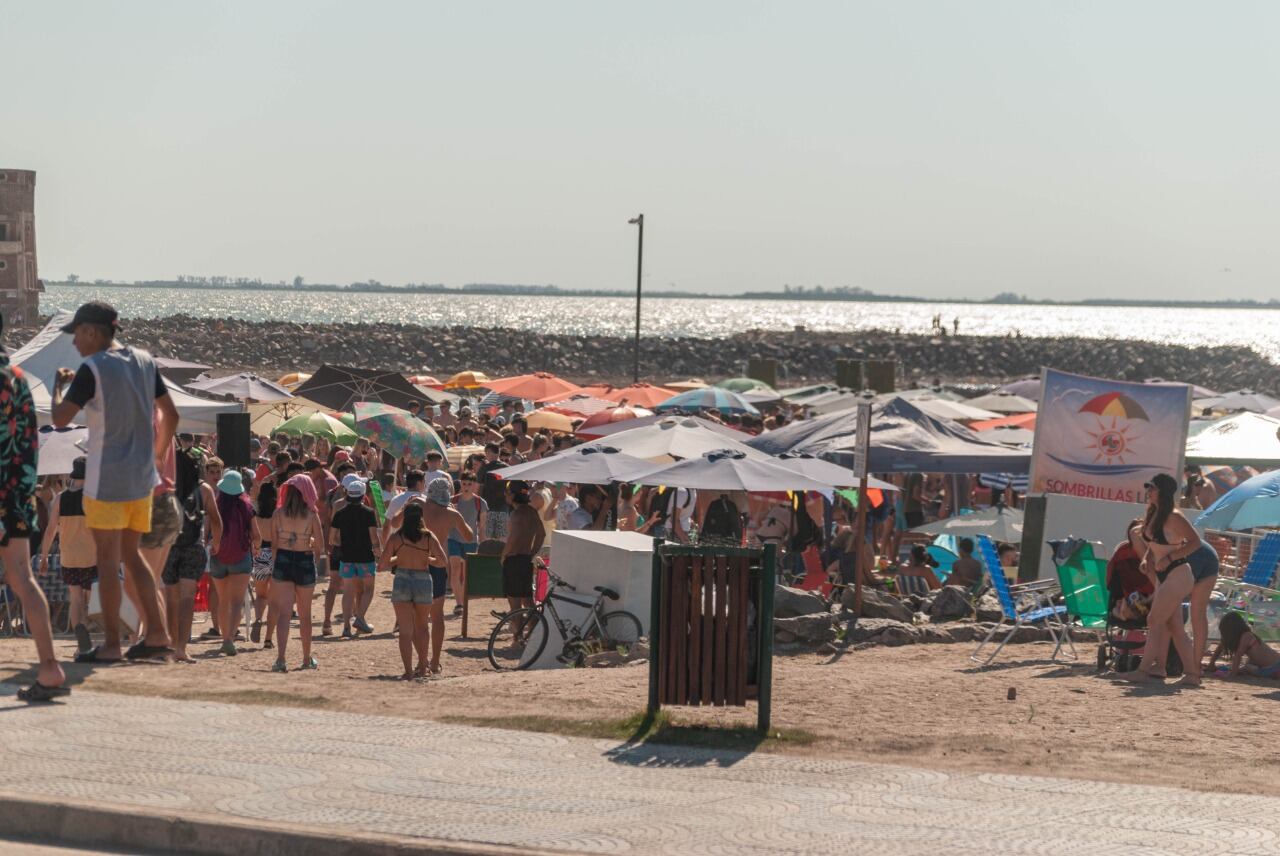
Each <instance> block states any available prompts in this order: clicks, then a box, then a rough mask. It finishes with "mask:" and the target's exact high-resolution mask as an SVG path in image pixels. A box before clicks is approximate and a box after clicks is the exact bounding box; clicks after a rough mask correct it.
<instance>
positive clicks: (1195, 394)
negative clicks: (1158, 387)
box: [1143, 377, 1218, 399]
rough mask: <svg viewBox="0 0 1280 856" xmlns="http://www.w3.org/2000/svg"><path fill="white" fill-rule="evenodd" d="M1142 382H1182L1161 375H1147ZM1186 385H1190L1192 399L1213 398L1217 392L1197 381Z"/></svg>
mask: <svg viewBox="0 0 1280 856" xmlns="http://www.w3.org/2000/svg"><path fill="white" fill-rule="evenodd" d="M1143 383H1182V381H1177V380H1172V381H1170V380H1165V379H1164V378H1162V377H1149V378H1147V379H1146V380H1144V381H1143ZM1186 385H1187V386H1189V387H1191V398H1192V399H1196V398H1215V397H1217V395H1218V393H1216V392H1214V391H1213V390H1211V389H1208V388H1207V387H1203V386H1200V385H1199V384H1197V383H1189V384H1186Z"/></svg>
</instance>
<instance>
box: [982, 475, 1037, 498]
mask: <svg viewBox="0 0 1280 856" xmlns="http://www.w3.org/2000/svg"><path fill="white" fill-rule="evenodd" d="M978 484H980V485H982V486H983V487H988V488H991V489H992V490H1007V489H1009V488H1011V487H1012V488H1013V490H1014V493H1026V492H1027V491H1028V490H1030V489H1031V476H1030V475H1028V474H1027V473H978Z"/></svg>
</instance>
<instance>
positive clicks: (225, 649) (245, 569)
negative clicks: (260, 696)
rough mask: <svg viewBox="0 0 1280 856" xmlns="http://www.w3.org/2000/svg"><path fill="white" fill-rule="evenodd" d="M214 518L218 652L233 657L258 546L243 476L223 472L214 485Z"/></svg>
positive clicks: (212, 556) (255, 522) (213, 572)
mask: <svg viewBox="0 0 1280 856" xmlns="http://www.w3.org/2000/svg"><path fill="white" fill-rule="evenodd" d="M216 502H217V508H218V519H219V520H220V521H221V523H222V537H221V538H220V539H218V544H217V549H215V550H213V551H212V552H210V554H209V577H210V579H212V580H213V585H214V587H215V588H216V589H217V590H218V606H219V609H220V610H221V613H222V614H221V616H220V618H219V622H218V623H219V625H220V626H221V628H222V648H221V649H220V652H221V653H222V654H225V655H227V656H228V657H234V656H235V655H236V654H237V653H239V652H238V651H237V650H236V628H237V627H239V626H240V618H241V612H242V610H243V609H244V595H245V592H246V591H248V590H249V574H250V572H252V570H253V554H254V552H255V550H256V549H257V546H258V545H259V544H261V543H262V538H261V536H260V535H259V534H258V520H257V518H256V517H255V516H254V513H253V504H252V503H250V502H249V497H248V496H246V495H245V490H244V476H243V475H241V474H240V472H239V471H238V470H227V472H226V473H224V474H223V476H222V478H221V480H219V482H218V498H217V501H216Z"/></svg>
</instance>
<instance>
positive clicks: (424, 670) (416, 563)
mask: <svg viewBox="0 0 1280 856" xmlns="http://www.w3.org/2000/svg"><path fill="white" fill-rule="evenodd" d="M424 508H425V507H424V505H423V503H422V502H421V501H420V500H414V501H412V502H410V503H409V504H408V505H406V506H405V508H404V512H403V513H402V514H401V517H400V520H401V523H400V528H399V530H398V531H396V532H395V533H394V534H393V535H392V536H391V537H390V538H389V539H388V540H387V546H386V548H385V549H384V550H383V551H382V558H381V559H380V560H379V562H378V570H381V571H386V570H388V569H390V570H391V571H392V572H393V573H394V574H395V581H394V582H393V583H392V584H391V607H392V609H394V610H395V614H396V624H397V625H399V627H400V639H399V642H400V660H401V662H402V663H403V665H404V673H403V674H401V675H400V680H402V681H409V680H412V679H414V678H425V677H428V675H429V674H430V672H431V671H434V670H433V669H432V667H431V660H430V656H431V655H430V647H431V631H430V629H429V625H430V624H431V623H432V618H431V610H432V609H433V608H434V607H435V601H436V599H435V581H434V579H433V576H434V575H433V574H432V573H431V569H432V568H433V567H437V566H439V565H440V564H442V563H443V562H445V561H446V559H447V558H448V557H447V556H446V555H445V550H444V547H443V546H442V545H441V543H440V539H439V538H437V537H436V536H435V533H433V532H432V531H431V530H430V529H428V528H427V527H426V525H425V524H424V523H423V521H422V514H423V511H424ZM415 650H416V651H417V653H418V665H417V667H416V668H415V667H414V665H413V654H414V651H415Z"/></svg>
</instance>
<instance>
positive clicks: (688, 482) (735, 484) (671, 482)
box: [630, 449, 833, 493]
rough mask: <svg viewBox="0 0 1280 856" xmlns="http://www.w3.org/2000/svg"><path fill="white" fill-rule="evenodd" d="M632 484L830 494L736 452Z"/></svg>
mask: <svg viewBox="0 0 1280 856" xmlns="http://www.w3.org/2000/svg"><path fill="white" fill-rule="evenodd" d="M630 481H632V482H633V483H635V484H646V485H660V486H663V487H683V488H690V489H693V490H726V491H728V490H744V491H754V492H772V491H787V490H794V491H807V490H816V491H821V492H823V493H831V492H832V491H833V487H832V485H830V484H827V483H824V482H821V481H818V480H816V479H811V478H809V477H808V476H806V475H804V474H803V473H800V472H797V471H796V470H793V469H791V468H789V467H786V466H783V462H781V461H778V460H775V459H771V458H767V457H765V458H762V457H759V456H758V455H751V454H747V453H745V452H741V451H738V450H736V449H716V450H714V451H710V452H706V453H704V454H702V455H699V456H698V457H696V458H689V459H687V460H683V461H677V462H676V463H673V464H667V465H665V466H661V467H658V468H656V469H653V470H650V471H649V472H647V473H641V474H639V475H635V476H633V477H632V478H631V479H630Z"/></svg>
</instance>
